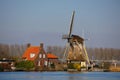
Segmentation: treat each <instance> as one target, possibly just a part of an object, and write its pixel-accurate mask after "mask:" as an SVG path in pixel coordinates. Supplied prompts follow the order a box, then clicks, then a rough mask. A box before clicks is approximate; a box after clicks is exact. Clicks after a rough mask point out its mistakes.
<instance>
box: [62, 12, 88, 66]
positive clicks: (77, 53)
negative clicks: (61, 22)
mask: <svg viewBox="0 0 120 80" xmlns="http://www.w3.org/2000/svg"><path fill="white" fill-rule="evenodd" d="M74 15H75V11H73V14H72V19H71V23H70V29H69V32H68V35H63V36H62V39H66V40H67V43H66V47H65V51H64V55H63V60H67V62H68V63H70V62H72V61H73V62H76V61H77V62H80V61H85V62H87V63H88V64H89V58H88V54H87V51H86V48H85V44H84V41H85V39H83V38H82V37H80V36H78V35H73V34H72V28H73V22H74Z"/></svg>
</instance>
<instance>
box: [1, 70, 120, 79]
mask: <svg viewBox="0 0 120 80" xmlns="http://www.w3.org/2000/svg"><path fill="white" fill-rule="evenodd" d="M0 80H120V72H0Z"/></svg>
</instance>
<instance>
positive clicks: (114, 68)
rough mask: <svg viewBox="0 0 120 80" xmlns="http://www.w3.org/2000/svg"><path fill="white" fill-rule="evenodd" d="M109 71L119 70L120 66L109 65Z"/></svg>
mask: <svg viewBox="0 0 120 80" xmlns="http://www.w3.org/2000/svg"><path fill="white" fill-rule="evenodd" d="M110 71H112V72H120V66H119V67H113V66H112V67H110Z"/></svg>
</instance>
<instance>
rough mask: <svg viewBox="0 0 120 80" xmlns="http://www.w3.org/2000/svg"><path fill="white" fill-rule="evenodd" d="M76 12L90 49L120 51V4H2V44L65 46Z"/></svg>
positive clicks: (15, 0)
mask: <svg viewBox="0 0 120 80" xmlns="http://www.w3.org/2000/svg"><path fill="white" fill-rule="evenodd" d="M74 10H75V19H74V25H73V32H72V33H73V34H77V35H80V36H82V37H83V30H84V38H86V39H89V40H88V41H86V46H87V47H103V48H119V49H120V42H119V41H120V0H0V43H4V44H27V43H31V44H32V45H39V44H40V43H41V42H42V43H44V44H45V46H47V45H57V46H65V43H66V42H67V41H66V40H62V35H63V34H67V33H68V30H69V26H70V20H71V16H72V12H73V11H74Z"/></svg>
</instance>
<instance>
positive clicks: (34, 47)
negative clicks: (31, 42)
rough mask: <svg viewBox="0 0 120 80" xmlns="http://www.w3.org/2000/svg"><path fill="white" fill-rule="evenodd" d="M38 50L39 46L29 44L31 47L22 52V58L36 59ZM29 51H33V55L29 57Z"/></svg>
mask: <svg viewBox="0 0 120 80" xmlns="http://www.w3.org/2000/svg"><path fill="white" fill-rule="evenodd" d="M39 51H40V47H38V46H31V47H29V48H27V50H26V51H25V53H24V54H23V56H22V58H24V59H27V60H32V61H33V60H35V59H36V57H37V55H38V53H39ZM30 53H34V54H35V56H34V57H32V58H30Z"/></svg>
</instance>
